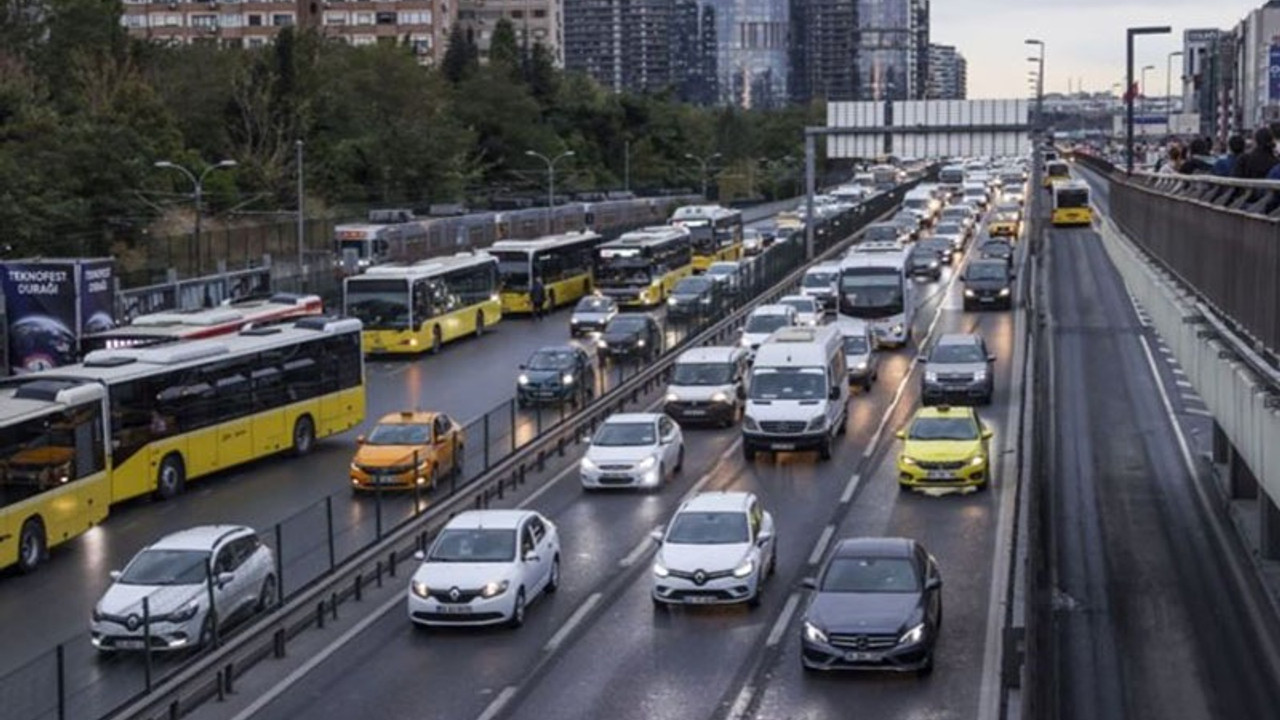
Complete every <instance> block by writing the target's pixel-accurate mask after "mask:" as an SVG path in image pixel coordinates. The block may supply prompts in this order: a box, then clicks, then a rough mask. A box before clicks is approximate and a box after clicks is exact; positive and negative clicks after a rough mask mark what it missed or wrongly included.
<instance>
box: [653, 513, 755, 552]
mask: <svg viewBox="0 0 1280 720" xmlns="http://www.w3.org/2000/svg"><path fill="white" fill-rule="evenodd" d="M749 540H750V535H749V533H748V530H747V516H746V514H745V513H740V512H682V513H680V514H678V515H676V519H675V520H673V521H672V523H671V529H670V530H669V531H667V542H669V543H676V544H678V545H726V544H731V543H744V542H748V541H749Z"/></svg>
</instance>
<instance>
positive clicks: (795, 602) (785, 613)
mask: <svg viewBox="0 0 1280 720" xmlns="http://www.w3.org/2000/svg"><path fill="white" fill-rule="evenodd" d="M799 606H800V593H796V592H793V593H791V594H790V595H788V596H787V602H786V604H784V605H783V606H782V613H781V614H779V615H778V619H777V620H775V621H774V622H773V629H771V630H770V631H769V637H768V638H767V639H766V640H765V641H764V644H765V647H773V646H774V645H777V644H778V643H780V642H782V633H784V632H786V631H787V626H789V625H791V616H792V615H795V614H796V608H797V607H799Z"/></svg>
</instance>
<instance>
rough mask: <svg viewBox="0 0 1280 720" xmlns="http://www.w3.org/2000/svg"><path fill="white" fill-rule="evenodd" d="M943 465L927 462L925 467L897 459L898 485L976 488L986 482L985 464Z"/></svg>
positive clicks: (900, 458)
mask: <svg viewBox="0 0 1280 720" xmlns="http://www.w3.org/2000/svg"><path fill="white" fill-rule="evenodd" d="M943 465H944V464H943V463H938V462H929V463H927V464H926V466H922V465H921V464H920V463H907V462H904V461H903V458H902V457H899V458H898V484H900V485H902V486H903V487H910V488H920V489H924V488H942V489H945V488H952V489H968V488H977V487H980V486H982V485H985V484H986V482H987V463H986V462H984V463H982V464H981V465H973V464H971V463H969V462H963V463H961V462H956V463H951V464H950V465H953V466H954V465H959V467H944V466H943Z"/></svg>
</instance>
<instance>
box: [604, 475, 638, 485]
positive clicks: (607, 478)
mask: <svg viewBox="0 0 1280 720" xmlns="http://www.w3.org/2000/svg"><path fill="white" fill-rule="evenodd" d="M600 482H611V483H629V482H631V476H629V475H604V476H602V477H601V478H600Z"/></svg>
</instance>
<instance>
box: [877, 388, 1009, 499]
mask: <svg viewBox="0 0 1280 720" xmlns="http://www.w3.org/2000/svg"><path fill="white" fill-rule="evenodd" d="M897 436H898V438H899V439H900V440H902V441H903V443H902V451H901V452H900V453H899V454H898V485H899V487H900V488H902V489H904V490H906V489H921V490H925V489H933V488H937V489H954V490H965V491H972V490H979V489H982V488H984V487H986V485H987V480H988V479H989V477H990V456H991V453H990V440H991V430H990V429H989V428H987V427H986V426H985V425H983V423H982V420H981V419H980V418H979V417H978V414H977V413H976V412H975V411H974V409H973V408H971V407H950V406H947V405H937V406H934V407H923V408H920V409H919V410H917V411H916V414H915V415H914V416H913V417H912V418H911V422H910V423H908V424H907V427H906V428H904V429H902V430H899V431H898V433H897Z"/></svg>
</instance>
